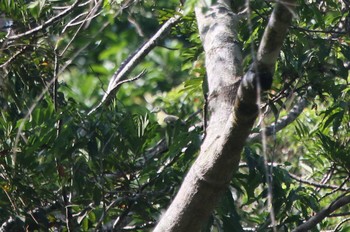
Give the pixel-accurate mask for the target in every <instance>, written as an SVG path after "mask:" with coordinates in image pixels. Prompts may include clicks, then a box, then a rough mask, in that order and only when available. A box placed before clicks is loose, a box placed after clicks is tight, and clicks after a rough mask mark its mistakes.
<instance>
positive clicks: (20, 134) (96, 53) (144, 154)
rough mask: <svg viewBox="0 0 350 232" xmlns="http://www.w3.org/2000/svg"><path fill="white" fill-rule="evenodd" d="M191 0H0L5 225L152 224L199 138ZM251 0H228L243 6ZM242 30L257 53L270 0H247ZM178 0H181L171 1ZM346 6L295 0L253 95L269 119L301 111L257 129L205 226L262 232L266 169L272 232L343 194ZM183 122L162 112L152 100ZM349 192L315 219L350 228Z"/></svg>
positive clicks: (326, 226) (0, 217)
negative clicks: (108, 96) (267, 131)
mask: <svg viewBox="0 0 350 232" xmlns="http://www.w3.org/2000/svg"><path fill="white" fill-rule="evenodd" d="M194 3H195V1H188V2H186V3H185V5H184V6H183V5H182V4H180V2H178V1H152V0H149V1H148V0H146V1H113V0H104V1H102V0H100V1H83V0H80V1H70V0H60V1H53V0H52V1H51V0H36V1H26V0H16V1H15V0H6V1H1V2H0V12H1V13H2V15H1V19H0V20H1V21H0V26H2V29H1V32H0V38H1V56H0V78H1V79H0V89H1V91H0V107H1V115H0V186H1V190H0V199H1V201H0V225H2V227H1V228H2V229H3V230H4V231H25V230H29V231H33V230H39V231H47V230H48V229H50V230H52V231H53V230H54V229H56V228H58V229H59V230H63V231H88V230H95V229H96V230H108V229H111V228H114V229H115V230H116V231H118V230H121V231H123V230H129V231H142V230H147V228H151V227H153V226H154V225H155V223H156V221H157V220H158V218H159V217H160V216H161V213H162V210H164V209H165V208H166V207H167V206H168V205H169V203H170V201H171V199H172V197H173V196H174V194H175V193H176V191H177V189H178V187H179V185H180V183H181V181H182V178H183V176H184V175H185V173H186V171H187V170H188V168H189V166H190V165H191V163H192V161H193V160H194V159H195V158H196V155H197V154H198V151H199V148H200V145H201V141H202V139H203V137H204V136H205V133H204V131H205V127H204V126H203V121H204V120H205V117H206V116H204V115H205V113H204V112H203V109H204V110H205V107H204V105H205V100H204V99H205V92H206V88H205V81H204V80H205V67H204V61H203V60H204V59H203V56H204V54H203V51H202V50H203V49H202V46H201V43H200V40H199V38H198V32H197V27H196V21H195V17H194V14H193V4H194ZM245 4H246V3H245V2H244V1H242V0H241V1H235V2H234V5H233V8H234V9H235V10H236V11H237V12H238V11H242V10H243V9H244V7H245V6H246V5H245ZM250 7H251V11H250V12H251V15H249V16H248V17H249V20H247V19H243V20H242V22H241V25H240V27H239V32H238V33H239V37H240V41H239V43H240V44H241V47H242V51H243V54H244V57H245V58H244V64H245V68H248V65H249V64H250V63H251V60H252V59H253V57H254V54H255V48H256V47H257V45H258V43H259V38H261V36H262V33H263V31H264V28H265V25H266V23H267V20H268V18H269V15H270V13H271V11H272V9H273V3H272V2H268V1H265V2H263V1H253V2H251V3H250ZM177 8H182V9H184V11H179V10H178V9H177ZM349 9H350V3H349V2H348V1H347V0H343V1H339V2H338V1H337V2H335V1H331V0H324V1H321V0H320V1H311V0H310V1H305V2H304V1H299V6H298V7H297V11H296V12H294V13H295V15H296V17H295V20H294V23H293V26H292V27H291V28H290V31H289V35H288V38H287V40H286V42H285V45H284V48H283V51H282V52H281V55H280V59H279V61H278V64H277V66H276V70H275V76H274V83H273V90H272V91H270V92H269V93H266V94H265V95H264V99H263V104H262V105H261V108H262V112H263V114H262V115H261V117H263V118H264V123H257V125H256V128H255V129H254V130H253V131H252V134H254V133H256V132H257V131H259V129H260V128H261V126H262V125H264V124H266V126H267V127H268V126H270V125H271V124H272V123H278V120H279V119H281V118H282V117H283V116H285V115H288V114H289V113H290V112H291V109H292V108H293V106H295V105H298V104H299V103H300V102H301V101H307V102H308V106H307V107H306V109H305V110H304V112H303V113H302V114H301V115H300V116H299V117H298V118H297V119H296V120H295V121H294V122H293V123H291V124H290V125H288V126H287V127H285V128H283V129H282V130H281V131H275V132H273V133H272V134H271V136H269V137H268V138H267V140H266V143H267V150H266V153H267V155H268V157H269V165H268V166H266V165H264V161H263V157H264V156H263V149H262V146H261V141H257V140H253V139H252V140H250V141H248V142H247V145H246V147H245V149H244V153H243V154H242V162H241V165H240V168H239V170H238V171H237V172H236V174H235V175H234V177H233V179H232V183H231V185H230V188H229V189H227V193H226V194H225V196H224V198H223V200H222V202H221V203H220V205H219V206H218V208H217V210H216V211H215V212H214V213H213V214H212V217H211V219H210V221H209V222H208V224H207V225H206V228H204V229H203V230H204V231H269V230H271V221H270V217H269V213H270V210H269V209H268V208H267V206H266V205H267V195H268V194H267V187H268V186H267V185H266V173H268V172H266V169H268V170H270V171H271V173H272V178H273V186H272V187H273V206H274V212H275V219H276V224H277V226H278V228H279V229H280V230H281V231H291V230H292V229H294V228H295V227H297V226H298V225H300V224H302V223H303V222H304V221H305V220H307V219H309V218H310V217H311V216H313V215H315V214H316V213H317V212H319V211H320V210H321V209H323V208H326V207H329V206H330V205H331V204H332V202H334V201H335V200H336V199H337V198H339V197H341V196H345V195H346V194H348V193H349V190H348V188H349V178H350V139H349V138H350V134H349V131H350V123H349V121H350V116H349V112H350V111H349V108H350V85H349V81H350V73H349V69H350V63H349V60H350V47H349V45H350V16H349ZM178 14H180V15H181V20H180V21H179V22H178V23H177V24H176V25H175V26H174V27H172V28H171V30H170V31H169V32H168V35H167V36H166V37H164V38H162V40H160V42H158V44H157V46H156V47H155V48H154V49H153V50H152V51H151V52H150V53H149V54H148V55H147V56H145V57H144V58H143V59H142V61H141V62H140V63H139V64H138V66H136V68H135V69H134V70H132V72H131V73H130V75H129V76H128V77H129V78H132V77H133V76H136V75H137V74H139V73H140V72H141V71H142V70H146V71H147V73H146V74H145V75H144V76H142V77H141V78H139V79H137V80H135V81H132V82H128V83H125V84H123V85H122V86H121V87H120V89H119V90H118V93H117V97H116V99H115V100H114V101H112V102H110V104H106V105H103V106H102V107H100V108H98V109H97V110H96V111H95V112H93V113H91V114H88V113H89V112H90V110H91V109H92V108H93V107H94V106H96V105H98V103H99V101H100V100H101V99H102V96H103V94H104V90H105V89H106V88H107V86H108V81H109V80H110V78H111V77H112V76H113V73H114V72H115V71H116V69H117V68H118V67H120V66H121V65H122V63H123V61H124V60H125V59H126V58H127V57H128V56H129V55H130V54H132V53H133V51H134V50H136V49H137V48H138V47H139V46H140V45H141V44H142V43H143V42H145V41H147V40H148V39H149V38H150V37H151V36H152V35H153V34H155V33H156V32H157V30H158V29H159V28H160V25H162V24H163V23H164V22H165V21H166V20H168V19H169V18H171V17H173V16H174V15H178ZM156 108H157V109H163V110H165V111H166V112H167V113H169V114H172V115H176V116H177V117H178V118H179V119H178V120H174V121H172V122H171V123H167V124H166V125H164V124H162V123H161V122H159V120H157V117H156V113H155V109H156ZM349 211H350V207H349V205H344V206H342V207H341V208H340V209H339V210H337V211H335V212H333V211H331V212H329V214H328V215H327V217H326V218H325V219H324V220H322V222H320V223H318V224H317V225H315V226H314V227H313V231H321V230H331V229H333V230H335V231H349V230H350V226H349V223H347V222H348V221H349V220H350V219H349V217H350V214H349Z"/></svg>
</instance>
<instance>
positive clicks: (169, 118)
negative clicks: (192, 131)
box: [151, 107, 186, 145]
mask: <svg viewBox="0 0 350 232" xmlns="http://www.w3.org/2000/svg"><path fill="white" fill-rule="evenodd" d="M151 112H152V113H155V114H156V118H157V122H158V124H159V125H160V126H161V127H162V128H165V137H166V140H167V143H168V145H169V144H171V142H172V141H173V138H174V136H176V134H177V133H178V132H180V131H181V130H183V129H184V126H185V125H186V124H185V122H184V121H182V120H181V119H180V118H179V117H178V116H175V115H171V114H168V113H166V112H165V111H164V110H162V109H160V108H159V107H156V108H154V109H153V110H152V111H151Z"/></svg>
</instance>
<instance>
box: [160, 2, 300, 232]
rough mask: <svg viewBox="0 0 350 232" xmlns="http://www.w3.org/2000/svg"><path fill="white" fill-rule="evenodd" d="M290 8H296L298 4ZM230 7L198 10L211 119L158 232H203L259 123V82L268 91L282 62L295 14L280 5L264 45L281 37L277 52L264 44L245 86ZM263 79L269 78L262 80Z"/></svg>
mask: <svg viewBox="0 0 350 232" xmlns="http://www.w3.org/2000/svg"><path fill="white" fill-rule="evenodd" d="M287 2H289V3H294V0H289V1H287ZM229 3H230V1H229V0H218V1H217V3H216V4H215V5H213V6H211V7H210V8H207V7H206V1H204V0H202V1H200V3H199V4H198V6H197V7H196V9H195V10H196V17H197V23H198V28H199V32H200V36H201V40H202V43H203V47H204V51H205V55H206V70H207V77H208V111H209V113H210V114H211V115H210V119H209V123H208V128H207V134H206V138H205V140H204V142H203V144H202V146H201V151H200V154H199V156H198V158H197V160H196V161H195V162H194V164H193V165H192V167H191V169H190V170H189V172H188V174H187V175H186V177H185V180H184V181H183V184H182V186H181V188H180V190H179V192H178V193H177V195H176V197H175V199H174V200H173V202H172V203H171V205H170V206H169V208H168V209H167V211H166V212H165V214H164V215H163V216H162V218H161V220H160V221H159V223H158V225H157V226H156V228H155V230H154V231H155V232H162V231H168V232H172V231H174V232H175V231H176V232H182V231H183V232H187V231H200V229H201V226H202V225H203V224H204V223H205V222H206V221H207V219H208V217H209V215H210V213H211V212H212V210H213V209H214V207H215V206H216V203H217V202H218V200H219V199H220V197H221V194H222V193H223V192H224V190H225V189H226V188H227V186H228V184H229V183H230V180H231V178H232V174H233V172H234V170H235V169H236V168H237V166H238V164H239V160H240V155H241V151H242V149H243V146H244V144H245V141H246V139H247V137H248V135H249V133H250V130H251V128H252V126H253V123H254V121H255V119H256V117H257V113H258V106H257V103H256V100H257V93H256V80H257V79H264V78H265V76H266V77H267V78H265V79H267V80H268V81H269V82H268V81H267V85H263V84H264V83H263V84H262V86H263V87H264V89H268V88H269V87H270V85H271V81H272V74H273V71H272V70H273V68H274V64H275V62H276V59H277V57H278V55H277V56H276V55H275V54H279V52H280V49H281V46H282V42H283V39H284V37H285V36H286V32H287V29H288V27H289V25H290V23H291V19H292V14H291V12H290V11H289V10H288V8H286V7H284V6H283V5H281V4H280V3H277V5H276V8H275V10H274V13H273V16H272V17H271V18H273V20H272V22H270V23H269V26H268V29H267V30H266V32H265V34H266V35H265V36H264V38H265V39H266V38H270V35H269V34H270V33H271V31H272V32H273V33H274V34H275V36H277V37H279V39H277V40H274V41H275V43H276V44H275V46H276V47H273V48H272V47H270V46H268V44H269V43H268V41H265V42H262V45H261V48H260V49H261V51H260V50H259V53H258V54H259V56H258V59H257V63H256V64H255V65H253V67H255V66H257V67H258V69H251V70H249V71H248V73H247V74H246V75H245V76H244V78H243V81H241V77H242V74H243V73H242V57H241V48H240V47H239V45H238V43H237V42H238V36H237V26H238V16H237V15H236V14H234V13H233V12H232V10H231V9H230V6H229ZM280 15H284V17H282V19H281V20H282V22H277V21H278V20H280V19H279V18H280V17H279V16H280ZM282 25H283V27H285V28H282ZM276 27H277V28H278V29H277V28H276ZM279 33H281V34H279ZM269 49H273V50H269ZM270 54H272V55H270ZM266 56H269V57H270V58H271V59H272V61H271V63H270V62H266ZM260 67H262V68H263V69H260ZM262 71H263V72H262ZM258 73H259V74H260V73H263V74H264V75H259V76H258V75H257V74H258ZM265 73H266V74H267V75H265ZM265 82H266V81H265ZM237 89H238V91H237ZM233 105H234V107H233V109H232V106H233Z"/></svg>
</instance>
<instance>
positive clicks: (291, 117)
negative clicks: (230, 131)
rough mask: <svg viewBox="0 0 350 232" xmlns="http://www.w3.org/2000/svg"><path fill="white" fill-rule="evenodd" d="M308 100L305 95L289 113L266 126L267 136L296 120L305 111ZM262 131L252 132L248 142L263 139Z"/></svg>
mask: <svg viewBox="0 0 350 232" xmlns="http://www.w3.org/2000/svg"><path fill="white" fill-rule="evenodd" d="M307 104H308V101H307V99H306V97H303V98H302V99H301V100H300V101H299V102H298V103H297V104H296V105H295V106H294V107H293V108H292V109H291V110H290V111H289V113H288V114H287V115H286V116H284V117H282V118H281V119H279V120H278V121H277V122H276V123H273V124H271V125H270V126H268V127H266V128H265V134H266V136H270V135H273V134H275V133H276V132H278V131H280V130H282V129H283V128H285V127H286V126H288V125H289V124H291V123H292V122H294V121H295V119H297V118H298V116H299V115H300V114H301V113H302V112H303V110H304V108H305V107H306V106H307ZM261 133H262V131H261V130H260V131H259V132H258V133H254V134H251V135H250V136H249V137H248V142H256V141H259V140H261Z"/></svg>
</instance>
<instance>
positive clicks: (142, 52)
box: [89, 14, 180, 114]
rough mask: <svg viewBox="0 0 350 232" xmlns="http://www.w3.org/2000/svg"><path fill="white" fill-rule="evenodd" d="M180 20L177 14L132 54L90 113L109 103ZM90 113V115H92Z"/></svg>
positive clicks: (114, 75)
mask: <svg viewBox="0 0 350 232" xmlns="http://www.w3.org/2000/svg"><path fill="white" fill-rule="evenodd" d="M179 20H180V14H176V15H175V16H173V17H171V18H170V19H169V20H168V21H166V22H165V23H164V24H163V26H162V27H161V28H160V29H159V30H158V31H157V32H156V33H155V34H154V35H153V36H152V37H151V38H150V39H149V40H148V41H147V42H145V43H144V44H142V45H141V46H140V47H139V48H138V49H137V50H136V51H135V52H134V53H132V54H131V55H130V56H129V57H128V58H127V59H126V60H125V61H124V62H123V63H122V64H121V66H120V67H119V68H118V70H117V71H116V72H115V73H114V74H113V76H112V78H111V80H110V81H109V84H108V88H107V90H106V92H105V94H104V96H103V98H102V100H101V102H100V103H99V104H98V105H97V106H96V107H95V108H93V109H92V110H91V111H90V113H92V112H94V111H96V109H98V108H99V107H100V106H102V105H103V104H104V103H106V104H108V101H109V100H110V99H111V98H112V97H113V96H114V95H115V94H116V92H117V91H118V87H119V85H118V83H119V82H121V81H123V80H125V79H126V77H127V75H128V74H129V73H130V72H131V71H132V70H133V69H134V68H135V67H136V65H138V64H139V63H140V62H141V60H142V59H143V58H144V57H145V56H146V55H147V54H148V53H149V52H150V51H151V50H152V49H153V48H155V47H156V46H157V44H158V42H159V41H160V40H161V39H162V38H163V37H164V35H166V34H167V33H168V32H169V31H170V28H171V27H173V26H174V25H175V24H176V23H178V21H179ZM90 113H89V114H90Z"/></svg>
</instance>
